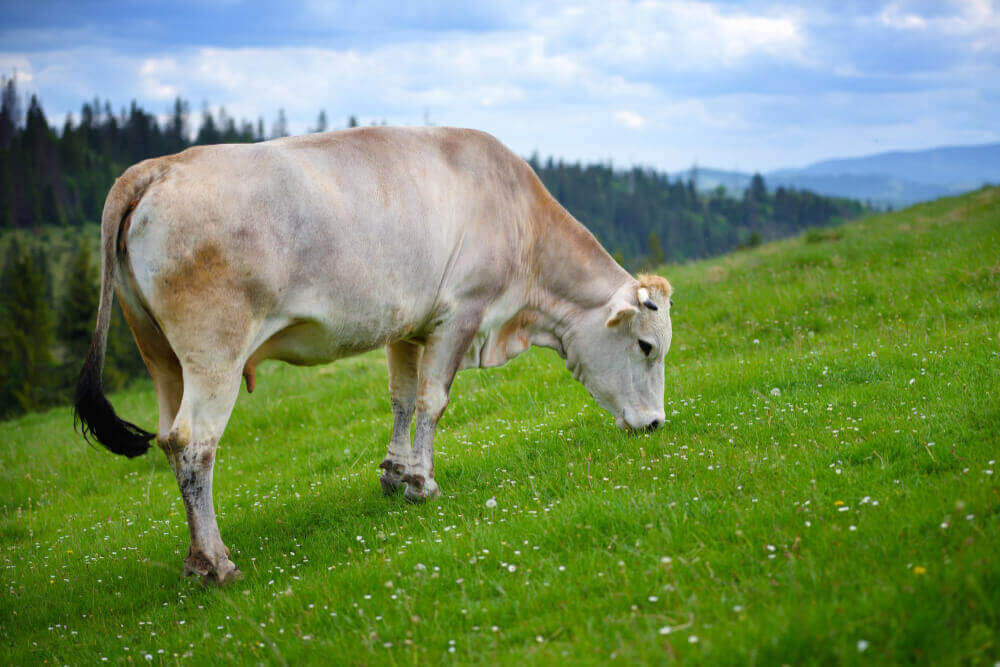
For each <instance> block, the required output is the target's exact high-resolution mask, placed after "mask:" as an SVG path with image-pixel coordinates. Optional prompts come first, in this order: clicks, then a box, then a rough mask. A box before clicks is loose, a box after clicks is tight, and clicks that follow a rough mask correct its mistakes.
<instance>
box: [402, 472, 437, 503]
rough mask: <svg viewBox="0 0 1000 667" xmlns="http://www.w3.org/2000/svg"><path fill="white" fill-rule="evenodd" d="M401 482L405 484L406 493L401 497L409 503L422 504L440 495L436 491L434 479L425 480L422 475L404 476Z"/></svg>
mask: <svg viewBox="0 0 1000 667" xmlns="http://www.w3.org/2000/svg"><path fill="white" fill-rule="evenodd" d="M403 481H405V482H406V492H405V493H404V494H403V497H404V498H406V499H407V500H408V501H410V502H411V503H422V502H424V501H425V500H430V499H431V498H436V497H437V496H439V495H441V490H440V489H438V485H437V482H435V481H434V478H429V479H425V478H424V476H423V475H406V476H404V477H403Z"/></svg>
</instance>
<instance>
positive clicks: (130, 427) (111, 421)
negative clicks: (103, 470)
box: [74, 346, 155, 459]
mask: <svg viewBox="0 0 1000 667" xmlns="http://www.w3.org/2000/svg"><path fill="white" fill-rule="evenodd" d="M102 356H103V354H101V351H100V350H98V349H96V348H95V346H91V348H90V352H88V353H87V360H86V361H85V362H84V363H83V369H82V370H81V371H80V379H79V380H78V381H77V383H76V401H75V402H74V425H75V424H76V423H77V421H78V422H79V424H80V430H81V432H82V433H83V437H84V438H86V439H87V441H88V442H90V439H91V438H94V439H96V440H97V441H98V442H99V443H101V444H102V445H104V446H105V447H107V448H108V449H109V450H111V451H112V452H114V453H115V454H121V455H122V456H127V457H128V458H130V459H131V458H134V457H136V456H140V455H142V454H145V453H146V452H147V451H148V450H149V441H150V440H152V439H153V438H154V437H155V434H154V433H150V432H149V431H144V430H143V429H141V428H139V427H138V426H136V425H135V424H131V423H129V422H127V421H124V420H122V419H119V417H118V415H116V414H115V409H114V408H113V407H111V403H109V402H108V399H107V398H106V397H105V396H104V386H103V384H102V382H101V366H103V364H102V361H103V360H102V359H101V357H102Z"/></svg>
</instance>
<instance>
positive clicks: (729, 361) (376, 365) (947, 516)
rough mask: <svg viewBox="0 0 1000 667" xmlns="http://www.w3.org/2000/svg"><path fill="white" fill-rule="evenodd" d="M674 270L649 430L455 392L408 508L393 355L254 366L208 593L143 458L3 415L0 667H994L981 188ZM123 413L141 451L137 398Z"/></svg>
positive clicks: (988, 343) (477, 392)
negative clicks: (50, 666) (645, 666)
mask: <svg viewBox="0 0 1000 667" xmlns="http://www.w3.org/2000/svg"><path fill="white" fill-rule="evenodd" d="M661 272H662V273H663V274H664V275H666V276H667V277H668V278H669V279H670V280H671V282H672V283H673V284H674V287H675V296H674V303H675V306H674V310H673V320H674V346H673V349H672V350H671V352H670V354H669V355H668V356H667V361H666V379H667V382H666V385H667V391H666V397H665V401H666V413H667V423H666V425H665V427H664V428H662V429H660V430H659V431H657V432H655V433H651V434H643V435H638V436H636V435H628V434H625V433H622V432H619V431H618V430H616V429H615V427H614V425H613V422H612V420H611V418H610V417H609V416H608V415H607V414H605V413H603V412H602V411H601V410H600V409H599V408H598V407H597V406H596V405H595V404H594V403H593V401H592V400H591V399H590V398H589V396H588V395H587V394H586V392H585V390H584V389H583V388H582V387H581V386H580V385H578V384H576V383H574V382H573V380H572V378H571V377H570V375H569V373H568V372H567V371H566V370H565V369H564V368H563V365H562V362H561V360H560V359H558V357H557V356H556V355H555V354H553V353H551V352H549V351H545V350H533V351H531V352H529V353H527V354H525V355H523V356H522V357H520V358H518V359H516V360H514V361H513V362H511V363H510V364H509V365H507V366H506V367H504V368H501V369H496V370H489V371H466V372H464V373H462V374H460V375H459V378H458V380H457V381H456V383H455V386H454V388H453V390H452V403H451V407H450V408H449V410H448V412H447V413H446V415H445V417H444V419H443V420H442V422H441V425H440V428H439V431H438V438H437V441H436V443H435V444H436V454H437V458H436V466H435V468H436V478H437V480H438V482H439V484H440V485H441V489H442V497H440V498H439V499H437V500H435V501H432V502H429V503H427V504H424V505H408V504H406V503H405V502H404V501H403V499H402V496H401V495H398V496H395V497H389V498H387V497H383V495H382V494H381V491H380V488H379V484H378V471H377V469H376V465H377V464H378V462H379V461H381V460H382V458H383V455H384V453H385V447H386V444H387V442H388V439H389V434H390V429H391V425H392V419H391V412H390V406H389V400H388V394H387V378H386V369H385V360H384V355H383V354H382V353H381V352H376V353H371V354H368V355H364V356H361V357H356V358H353V359H348V360H344V361H341V362H338V363H336V364H332V365H330V366H326V367H319V368H293V367H290V366H285V365H280V364H271V365H264V366H262V367H261V368H260V369H259V370H258V378H257V389H256V391H255V392H254V394H253V395H252V396H248V395H246V394H245V393H244V394H243V395H242V396H241V398H240V400H239V402H238V404H237V407H236V410H235V413H234V415H233V418H232V420H231V421H230V424H229V427H228V430H227V432H226V434H225V436H224V438H223V440H222V443H221V446H220V450H219V455H218V462H217V465H216V471H215V472H216V475H215V499H216V507H217V510H218V513H219V524H220V527H221V530H222V534H223V539H224V540H225V541H226V543H227V544H228V546H229V547H230V548H231V549H232V551H233V559H234V561H235V562H236V563H237V565H239V566H240V568H241V569H242V570H243V573H244V577H243V580H242V581H239V582H237V583H235V584H234V585H232V586H228V587H226V588H214V587H204V586H203V585H202V583H201V582H200V581H199V580H196V579H185V578H183V577H182V576H181V573H182V559H183V557H184V555H185V554H186V550H187V540H188V535H187V527H186V523H185V513H184V508H183V506H182V503H181V499H180V494H179V492H178V490H177V487H176V483H175V481H174V478H173V476H172V474H171V472H170V470H169V468H168V466H167V464H166V460H165V458H164V457H163V455H162V454H161V453H160V452H159V451H158V450H156V449H155V448H154V449H153V450H151V451H150V452H149V454H147V455H146V456H145V457H141V458H139V459H136V460H131V461H129V460H126V459H123V458H118V457H114V456H112V455H110V454H109V453H108V452H106V451H104V450H103V449H95V448H91V447H88V446H87V445H86V444H85V443H84V442H83V440H82V439H81V438H80V437H79V436H78V435H76V434H75V433H74V432H73V422H72V416H71V414H70V411H69V409H68V408H58V409H53V410H50V411H48V412H46V413H43V414H33V415H28V416H25V417H22V418H18V419H16V420H12V421H8V422H5V423H4V424H3V425H2V427H3V432H4V444H3V445H2V446H0V481H2V485H0V507H2V513H0V540H2V542H0V554H2V555H0V562H2V566H3V569H2V572H3V574H2V586H3V589H2V597H0V646H2V655H0V660H2V661H3V662H6V663H11V664H26V663H41V662H47V663H60V664H81V663H94V662H102V661H105V660H106V661H108V662H131V663H146V662H152V663H175V662H193V663H196V664H206V663H212V664H228V663H261V662H264V663H275V664H297V663H301V662H311V663H317V662H330V663H336V664H372V663H378V664H418V663H419V664H428V663H450V662H458V663H470V662H488V663H502V664H510V663H518V664H552V663H556V662H560V661H571V662H574V663H592V664H599V663H606V662H609V661H620V662H625V663H635V662H651V663H661V662H669V661H672V660H677V661H683V662H690V663H707V664H779V663H845V664H855V663H870V662H874V663H900V662H925V663H935V664H955V663H963V664H965V663H973V664H993V663H994V662H995V661H997V660H1000V642H998V637H1000V560H998V557H997V554H998V553H1000V484H998V479H997V478H998V476H1000V467H998V465H997V459H1000V373H998V366H1000V189H996V188H993V189H989V188H987V189H983V190H980V191H977V192H974V193H970V194H968V195H965V196H962V197H957V198H950V199H943V200H938V201H936V202H932V203H927V204H922V205H919V206H916V207H913V208H910V209H907V210H904V211H900V212H896V213H892V214H885V215H879V216H873V217H868V218H865V219H863V220H860V221H857V222H854V223H851V224H848V225H845V226H842V227H836V228H822V229H814V230H811V231H809V232H806V233H805V234H803V235H801V236H799V237H796V238H793V239H788V240H784V241H780V242H776V243H771V244H767V245H764V246H761V247H759V248H755V249H752V250H745V251H740V252H737V253H734V254H730V255H727V256H723V257H719V258H716V259H712V260H707V261H701V262H696V263H690V264H684V265H672V266H665V267H663V268H662V270H661ZM112 402H113V403H114V404H115V407H116V408H117V409H118V412H119V414H122V415H123V416H125V417H126V418H128V419H130V420H133V421H136V422H137V423H139V424H141V425H144V426H145V427H147V428H151V427H153V426H155V423H156V405H155V397H154V395H153V392H152V389H151V385H150V383H148V382H141V383H138V384H137V385H135V386H133V387H132V388H131V389H130V390H128V391H123V392H120V393H117V394H115V395H113V396H112Z"/></svg>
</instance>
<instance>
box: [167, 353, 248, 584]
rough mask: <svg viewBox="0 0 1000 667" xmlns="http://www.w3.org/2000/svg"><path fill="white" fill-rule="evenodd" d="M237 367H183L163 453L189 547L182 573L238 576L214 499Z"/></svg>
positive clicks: (222, 579) (218, 579)
mask: <svg viewBox="0 0 1000 667" xmlns="http://www.w3.org/2000/svg"><path fill="white" fill-rule="evenodd" d="M241 377H242V376H241V369H240V368H239V367H237V368H235V369H233V370H232V371H226V372H221V373H220V372H210V373H209V372H196V371H192V370H190V369H188V368H184V372H183V387H184V390H183V397H182V399H181V403H180V407H179V409H178V411H177V416H176V418H175V419H174V422H173V425H172V427H171V429H170V433H169V435H168V437H167V438H166V443H165V447H164V449H165V451H166V452H167V458H168V459H169V460H170V465H171V467H172V468H173V471H174V476H175V477H176V478H177V484H178V486H179V487H180V490H181V496H182V497H183V499H184V508H185V510H186V512H187V520H188V529H189V531H190V536H191V546H190V549H189V550H188V555H187V558H186V559H185V561H184V574H185V575H191V574H197V575H200V576H201V577H202V578H203V580H204V581H206V582H214V583H220V584H223V583H226V582H228V581H231V580H234V579H238V578H239V577H240V576H241V573H240V571H239V570H238V569H237V567H236V565H235V564H234V563H233V561H232V560H230V552H229V549H228V548H227V547H226V545H225V544H223V542H222V537H221V535H220V534H219V525H218V523H217V521H216V518H215V507H214V505H213V501H212V471H213V468H214V466H215V453H216V447H217V445H218V442H219V438H221V437H222V432H223V431H224V430H225V427H226V423H227V422H228V421H229V416H230V414H231V413H232V410H233V405H234V404H235V403H236V397H237V395H238V394H239V389H240V380H241Z"/></svg>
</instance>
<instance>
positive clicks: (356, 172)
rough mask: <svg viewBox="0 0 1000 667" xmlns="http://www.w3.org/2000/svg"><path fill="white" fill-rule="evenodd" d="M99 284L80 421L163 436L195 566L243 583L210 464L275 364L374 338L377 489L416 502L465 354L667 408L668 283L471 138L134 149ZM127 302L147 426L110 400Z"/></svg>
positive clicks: (94, 429)
mask: <svg viewBox="0 0 1000 667" xmlns="http://www.w3.org/2000/svg"><path fill="white" fill-rule="evenodd" d="M100 290H101V291H100V302H99V306H98V315H97V325H96V327H95V331H94V336H93V340H92V342H91V346H90V350H89V352H88V354H87V357H86V360H85V362H84V365H83V369H82V371H81V374H80V379H79V382H78V385H77V389H76V400H75V415H76V418H77V419H78V420H79V423H80V424H82V431H83V434H84V436H85V437H88V438H93V439H96V440H97V441H98V442H100V443H101V444H103V445H104V446H105V447H107V448H108V449H109V450H110V451H112V452H114V453H116V454H121V455H124V456H127V457H134V456H138V455H140V454H143V453H145V452H146V451H147V449H148V448H149V447H150V441H151V440H152V439H153V438H154V437H155V438H156V442H157V444H158V445H159V447H160V448H161V449H162V450H163V451H164V452H165V453H166V456H167V459H168V461H169V463H170V466H171V468H172V470H173V473H174V475H175V476H176V478H177V483H178V485H179V487H180V491H181V495H182V496H183V499H184V505H185V509H186V511H187V520H188V527H189V530H190V538H191V542H190V549H189V551H188V555H187V557H186V559H185V561H184V572H185V574H186V575H190V574H197V575H200V576H201V577H203V579H204V580H205V581H213V582H219V583H225V582H226V581H229V580H232V579H234V578H238V577H239V575H240V571H239V570H238V569H237V567H236V565H235V564H234V563H233V562H232V560H230V552H229V549H228V548H227V547H226V546H225V545H224V544H223V542H222V538H221V536H220V534H219V527H218V524H217V522H216V517H215V510H214V506H213V500H212V471H213V466H214V463H215V457H216V447H217V444H218V442H219V439H220V437H221V436H222V434H223V430H224V429H225V427H226V424H227V422H228V420H229V417H230V414H231V412H232V409H233V406H234V404H235V402H236V398H237V396H238V394H239V390H240V387H241V384H242V382H243V381H244V380H245V382H246V387H247V390H248V391H251V392H252V391H253V389H254V385H255V369H256V367H257V366H258V365H259V364H260V363H261V362H262V361H264V360H266V359H275V360H281V361H285V362H289V363H292V364H298V365H312V364H323V363H328V362H331V361H333V360H336V359H339V358H342V357H345V356H349V355H355V354H360V353H362V352H366V351H369V350H373V349H377V348H379V347H384V348H385V350H386V356H387V361H388V364H387V365H388V375H389V394H390V398H391V402H392V411H393V417H394V423H393V428H392V436H391V439H390V442H389V446H388V451H387V454H386V457H385V460H384V461H382V463H381V464H380V466H379V468H380V469H381V473H380V474H381V477H380V482H381V487H382V490H383V491H384V492H385V493H386V494H392V493H394V492H395V491H397V490H398V489H400V488H402V487H405V491H404V495H405V498H406V499H407V500H410V501H414V502H420V501H423V500H425V499H427V498H431V497H433V496H435V495H437V494H438V492H439V490H438V484H437V482H436V481H435V478H434V462H433V441H434V432H435V429H436V426H437V424H438V420H439V419H440V418H441V415H442V413H443V412H444V410H445V407H446V406H447V404H448V393H449V389H450V387H451V383H452V380H453V379H454V377H455V373H456V371H458V370H459V369H460V368H485V367H491V366H498V365H501V364H503V363H505V362H506V361H507V360H509V359H511V358H512V357H514V356H516V355H518V354H520V353H521V352H523V351H525V350H526V349H527V348H528V347H530V346H532V345H538V346H542V347H547V348H551V349H553V350H555V351H556V352H557V353H558V354H559V356H561V357H562V358H563V359H565V362H566V366H567V368H568V369H569V370H570V371H571V372H572V374H573V377H574V378H575V379H577V380H579V381H580V382H581V383H583V385H584V387H586V389H587V390H588V391H589V392H590V394H591V395H592V396H593V397H594V399H595V400H596V401H597V403H598V404H599V405H600V406H601V407H603V408H604V409H606V410H607V411H608V412H610V413H611V414H612V415H613V416H614V418H615V420H616V423H617V425H618V426H619V427H621V428H624V429H631V430H643V429H655V428H657V427H658V426H660V425H661V424H662V423H663V421H664V410H663V393H664V357H665V355H666V353H667V351H668V349H669V348H670V341H671V335H672V329H671V321H670V304H671V302H670V296H671V291H672V289H671V286H670V283H669V282H668V281H667V280H666V279H664V278H662V277H659V276H652V275H640V276H639V277H638V278H634V277H633V276H632V275H630V274H629V273H628V272H627V271H625V270H624V269H623V268H621V267H620V266H619V265H618V263H617V262H615V261H614V259H612V258H611V256H610V255H609V254H608V253H607V252H606V251H605V250H604V248H602V247H601V245H600V243H598V242H597V240H596V239H595V238H594V236H593V235H591V234H590V232H589V231H587V229H586V228H585V227H584V226H583V225H582V224H580V223H579V222H578V221H576V220H575V219H574V218H573V217H572V216H571V215H570V214H569V213H568V212H567V211H566V210H565V209H564V208H563V207H562V206H561V205H560V204H559V203H558V202H557V201H556V200H555V199H554V198H553V197H552V195H550V194H549V192H548V191H547V190H546V189H545V187H544V186H543V185H542V183H541V181H540V180H539V179H538V177H537V176H536V175H535V173H534V171H533V170H532V169H531V167H530V166H529V165H528V164H527V163H526V162H525V161H524V160H522V159H521V158H519V157H518V156H517V155H515V154H514V153H512V152H511V151H510V150H508V149H507V148H505V147H504V146H503V145H502V144H501V143H500V142H499V141H497V140H496V139H495V138H493V137H492V136H490V135H488V134H485V133H482V132H478V131H473V130H464V129H456V128H441V127H420V128H413V127H409V128H406V127H398V128H391V127H370V128H357V129H351V130H345V131H339V132H330V133H324V134H310V135H305V136H298V137H291V138H283V139H277V140H273V141H267V142H262V143H258V144H234V145H215V146H198V147H193V148H189V149H187V150H185V151H183V152H181V153H178V154H176V155H169V156H165V157H160V158H154V159H150V160H145V161H144V162H140V163H139V164H136V165H134V166H132V167H130V168H129V169H128V170H126V171H125V172H124V173H123V174H122V175H121V177H119V178H118V180H117V181H116V182H115V184H114V186H113V187H112V188H111V190H110V192H109V193H108V197H107V200H106V202H105V205H104V212H103V216H102V223H101V287H100ZM115 295H117V296H118V299H119V302H120V304H121V309H122V312H123V313H124V316H125V320H126V322H127V323H128V326H129V328H130V329H131V330H132V333H133V335H134V337H135V341H136V344H137V346H138V348H139V352H140V353H141V355H142V358H143V360H144V361H145V364H146V367H147V368H148V370H149V374H150V376H151V377H152V380H153V386H154V388H155V390H156V397H157V402H158V409H159V424H158V427H157V429H156V433H155V434H153V433H151V432H148V431H145V430H144V429H142V428H140V427H139V426H136V425H135V424H132V423H129V422H127V421H125V420H123V419H121V418H120V417H118V416H117V415H116V414H115V411H114V409H113V408H112V406H111V405H110V403H109V402H108V400H107V398H106V397H105V395H104V391H103V387H102V380H101V374H102V368H103V364H104V355H105V348H106V342H107V332H108V325H109V321H110V318H111V308H112V302H113V299H114V297H115ZM414 421H415V426H414V427H413V432H414V433H413V440H412V445H411V439H410V434H411V423H412V422H414Z"/></svg>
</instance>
